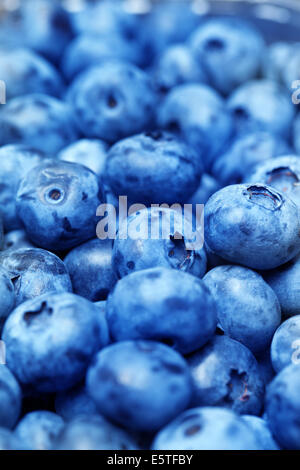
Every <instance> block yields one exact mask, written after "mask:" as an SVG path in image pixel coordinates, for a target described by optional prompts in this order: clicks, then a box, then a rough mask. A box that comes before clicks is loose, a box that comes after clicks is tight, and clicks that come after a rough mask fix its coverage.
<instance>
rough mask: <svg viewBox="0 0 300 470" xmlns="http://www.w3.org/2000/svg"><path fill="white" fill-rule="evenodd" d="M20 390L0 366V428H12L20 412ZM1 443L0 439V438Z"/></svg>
mask: <svg viewBox="0 0 300 470" xmlns="http://www.w3.org/2000/svg"><path fill="white" fill-rule="evenodd" d="M21 402H22V392H21V388H20V386H19V384H18V382H17V380H16V379H15V377H14V376H13V374H12V373H11V372H10V370H9V369H8V368H7V367H6V366H5V365H3V364H1V365H0V403H1V407H0V426H1V427H4V428H13V427H14V426H15V424H16V422H17V420H18V418H19V414H20V411H21ZM0 441H1V438H0ZM0 448H1V444H0Z"/></svg>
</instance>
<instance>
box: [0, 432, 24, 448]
mask: <svg viewBox="0 0 300 470" xmlns="http://www.w3.org/2000/svg"><path fill="white" fill-rule="evenodd" d="M0 450H13V451H15V450H29V449H28V448H27V447H26V446H25V445H24V444H23V442H21V441H20V439H18V438H17V436H16V435H15V433H14V432H12V431H9V430H8V429H7V428H2V427H1V428H0Z"/></svg>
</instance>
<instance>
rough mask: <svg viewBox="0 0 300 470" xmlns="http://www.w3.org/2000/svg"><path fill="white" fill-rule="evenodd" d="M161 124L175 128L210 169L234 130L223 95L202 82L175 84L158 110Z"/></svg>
mask: <svg viewBox="0 0 300 470" xmlns="http://www.w3.org/2000/svg"><path fill="white" fill-rule="evenodd" d="M157 121H158V124H159V126H160V127H162V128H165V129H166V130H169V131H172V132H176V133H178V134H179V135H180V136H181V137H183V138H184V139H185V140H186V142H187V143H188V144H190V145H191V146H192V147H194V148H195V150H196V151H197V153H198V155H199V156H200V157H201V158H202V160H203V163H204V166H205V168H206V169H209V168H210V166H211V165H212V162H213V161H214V159H215V158H216V156H217V155H218V154H219V153H220V152H221V151H222V150H223V148H224V146H225V145H226V144H227V142H228V140H229V139H230V137H231V135H232V131H233V126H232V118H231V116H230V113H229V112H228V110H227V108H226V106H225V103H224V101H223V99H222V98H221V96H219V95H218V93H217V92H216V91H215V90H213V89H212V88H210V87H208V86H207V85H201V84H193V83H192V84H184V85H179V86H176V87H174V88H173V89H172V90H171V91H170V93H168V95H167V96H166V98H165V100H164V101H163V103H162V105H161V107H160V109H159V110H158V115H157Z"/></svg>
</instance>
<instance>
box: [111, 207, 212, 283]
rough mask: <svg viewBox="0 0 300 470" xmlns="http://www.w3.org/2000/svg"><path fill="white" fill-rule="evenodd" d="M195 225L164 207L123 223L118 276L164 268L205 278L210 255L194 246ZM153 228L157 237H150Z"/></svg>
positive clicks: (116, 257)
mask: <svg viewBox="0 0 300 470" xmlns="http://www.w3.org/2000/svg"><path fill="white" fill-rule="evenodd" d="M191 223H192V220H190V219H189V218H187V217H185V215H184V214H182V213H178V212H176V211H175V210H173V209H168V208H162V207H160V208H156V207H151V208H150V207H149V208H145V209H142V210H139V211H137V212H136V213H134V214H132V215H131V216H129V217H128V218H127V219H125V220H123V221H122V222H121V223H120V226H119V230H118V233H117V237H116V239H115V240H114V246H113V267H114V270H115V273H116V274H117V276H118V277H119V278H121V277H124V276H126V275H127V274H130V273H132V272H134V271H139V270H141V269H147V268H155V267H158V266H160V267H165V268H174V269H179V270H180V271H186V272H189V273H191V274H194V275H195V276H197V277H203V276H204V274H205V272H206V264H207V260H206V253H205V250H204V249H203V248H200V249H198V248H197V246H196V245H197V243H195V244H194V245H193V237H194V236H195V232H193V227H192V225H191ZM150 224H151V225H150ZM150 226H151V231H152V234H153V235H154V236H155V238H154V237H152V238H151V237H149V227H150ZM137 227H139V231H138V232H136V230H137ZM179 235H180V236H181V238H179ZM176 237H177V238H176ZM189 241H191V246H189V244H188V242H189Z"/></svg>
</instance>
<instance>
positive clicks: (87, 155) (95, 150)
mask: <svg viewBox="0 0 300 470" xmlns="http://www.w3.org/2000/svg"><path fill="white" fill-rule="evenodd" d="M106 156H107V144H106V143H105V142H104V141H103V140H99V139H81V140H78V141H77V142H74V143H73V144H70V145H68V146H67V147H65V148H64V149H62V150H61V151H60V152H59V154H58V158H59V159H60V160H64V161H65V162H73V163H80V164H81V165H84V166H87V167H88V168H89V169H90V170H92V171H93V172H94V173H96V174H97V175H102V174H103V173H104V169H105V163H106Z"/></svg>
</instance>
